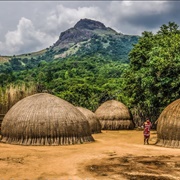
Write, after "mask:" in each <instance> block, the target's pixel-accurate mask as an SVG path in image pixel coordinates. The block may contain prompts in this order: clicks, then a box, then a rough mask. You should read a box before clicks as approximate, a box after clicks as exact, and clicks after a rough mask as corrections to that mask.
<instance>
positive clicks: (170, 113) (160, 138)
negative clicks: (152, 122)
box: [156, 99, 180, 148]
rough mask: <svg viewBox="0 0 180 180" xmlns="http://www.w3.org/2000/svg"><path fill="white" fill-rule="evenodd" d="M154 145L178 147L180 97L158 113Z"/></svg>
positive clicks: (179, 135)
mask: <svg viewBox="0 0 180 180" xmlns="http://www.w3.org/2000/svg"><path fill="white" fill-rule="evenodd" d="M156 145H158V146H164V147H172V148H180V99H178V100H176V101H174V102H172V103H171V104H169V105H168V106H167V107H166V108H165V109H164V110H163V111H162V113H161V114H160V116H159V118H158V120H157V143H156Z"/></svg>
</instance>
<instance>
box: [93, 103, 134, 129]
mask: <svg viewBox="0 0 180 180" xmlns="http://www.w3.org/2000/svg"><path fill="white" fill-rule="evenodd" d="M95 114H96V116H97V118H98V119H99V121H100V123H101V126H102V129H103V130H121V129H133V128H134V122H133V119H132V115H131V113H130V111H129V109H128V108H127V107H126V106H125V105H124V104H123V103H121V102H119V101H116V100H109V101H106V102H104V103H103V104H102V105H101V106H100V107H99V108H98V109H97V110H96V111H95Z"/></svg>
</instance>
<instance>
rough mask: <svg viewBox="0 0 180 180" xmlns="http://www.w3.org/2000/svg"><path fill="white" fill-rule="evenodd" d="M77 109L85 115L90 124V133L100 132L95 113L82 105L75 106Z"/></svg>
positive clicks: (99, 124)
mask: <svg viewBox="0 0 180 180" xmlns="http://www.w3.org/2000/svg"><path fill="white" fill-rule="evenodd" d="M77 109H78V110H79V111H81V112H82V113H83V114H84V115H85V116H86V118H87V120H88V122H89V125H90V130H91V133H92V134H96V133H101V123H100V122H99V120H98V119H97V118H96V115H95V113H93V112H92V111H90V110H89V109H86V108H83V107H77Z"/></svg>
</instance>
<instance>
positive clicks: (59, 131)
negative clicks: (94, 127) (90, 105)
mask: <svg viewBox="0 0 180 180" xmlns="http://www.w3.org/2000/svg"><path fill="white" fill-rule="evenodd" d="M1 133H2V139H1V142H4V143H10V144H21V145H68V144H77V143H83V142H90V141H94V139H93V137H92V136H91V132H90V126H89V123H88V121H87V119H86V117H85V116H84V115H83V114H82V113H81V112H80V111H79V110H77V108H76V107H75V106H73V105H72V104H70V103H68V102H67V101H65V100H63V99H60V98H58V97H56V96H53V95H51V94H47V93H39V94H35V95H32V96H28V97H26V98H24V99H22V100H20V101H19V102H17V103H16V104H15V105H14V106H13V107H12V108H11V109H10V110H9V111H8V112H7V114H6V115H5V117H4V119H3V122H2V127H1Z"/></svg>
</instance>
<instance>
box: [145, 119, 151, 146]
mask: <svg viewBox="0 0 180 180" xmlns="http://www.w3.org/2000/svg"><path fill="white" fill-rule="evenodd" d="M151 126H152V124H151V122H150V120H149V119H148V118H147V119H146V121H145V122H144V125H143V128H144V130H143V134H144V144H146V143H147V144H149V137H150V130H151Z"/></svg>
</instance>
